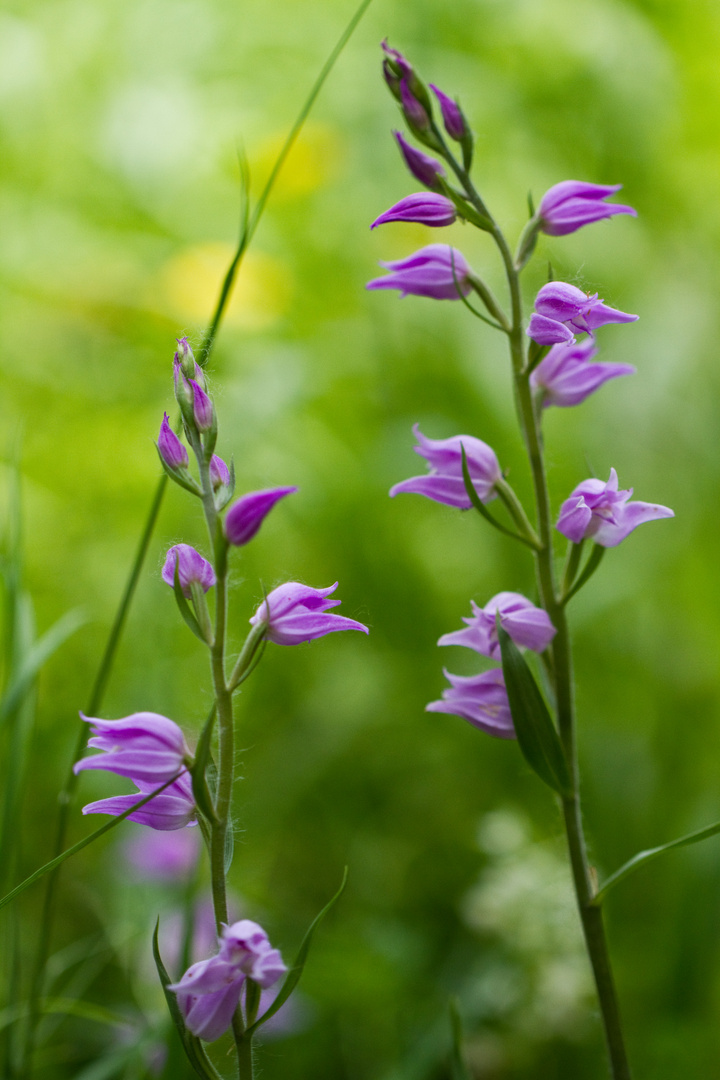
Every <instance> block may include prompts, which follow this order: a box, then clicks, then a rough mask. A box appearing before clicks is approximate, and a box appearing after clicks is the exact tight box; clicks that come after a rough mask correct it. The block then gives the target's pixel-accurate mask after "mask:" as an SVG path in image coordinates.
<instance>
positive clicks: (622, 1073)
mask: <svg viewBox="0 0 720 1080" xmlns="http://www.w3.org/2000/svg"><path fill="white" fill-rule="evenodd" d="M445 157H446V160H447V161H448V163H449V164H450V166H451V168H452V169H453V171H454V172H455V175H456V176H457V177H458V179H459V180H460V182H461V184H462V185H463V187H464V189H465V192H466V195H467V198H468V200H469V201H470V202H471V203H472V205H473V206H474V207H475V208H476V209H477V210H478V212H480V213H482V214H483V215H484V216H485V217H487V218H488V219H489V220H490V223H491V226H492V228H491V235H492V236H493V239H494V240H495V243H496V245H497V248H498V251H499V253H500V257H501V259H502V262H503V266H504V268H505V274H506V277H507V283H508V288H509V292H510V302H511V310H512V322H511V326H510V331H509V333H508V341H509V346H510V355H511V359H512V367H513V373H514V383H515V400H516V404H517V409H518V416H519V420H520V427H521V429H522V433H523V437H524V440H525V446H526V449H527V452H528V458H529V461H530V469H531V473H532V480H533V489H534V493H535V507H536V514H537V534H538V538H539V541H540V545H539V547H538V549H536V551H535V553H534V554H535V566H536V570H537V577H538V585H539V591H540V597H541V601H542V605H543V607H544V608H545V610H546V611H547V613H548V615H549V616H550V619H551V621H552V623H553V625H554V627H555V629H556V631H557V633H556V635H555V638H554V639H553V644H552V653H553V662H554V664H553V666H554V688H555V696H556V701H557V714H558V727H559V730H560V738H561V741H562V745H563V748H564V751H565V755H566V758H567V762H568V767H569V769H570V775H571V779H572V795H571V796H570V797H569V798H566V799H563V817H564V822H565V832H566V836H567V844H568V852H569V856H570V863H571V867H572V876H573V883H574V887H575V895H576V898H577V904H578V910H579V913H580V919H581V922H582V927H583V933H584V936H585V945H586V948H587V952H588V956H589V958H590V964H591V966H592V970H593V975H594V977H595V985H596V988H597V993H598V998H599V1000H600V1010H601V1013H602V1019H603V1026H604V1030H605V1040H606V1044H607V1049H608V1056H609V1058H610V1065H611V1069H612V1076H613V1080H630V1077H631V1074H630V1066H629V1063H628V1058H627V1052H626V1050H625V1042H624V1038H623V1032H622V1026H621V1021H620V1011H619V1007H618V1000H617V994H616V991H615V984H614V980H613V975H612V968H611V966H610V956H609V952H608V947H607V940H606V937H605V929H604V926H603V919H602V910H601V908H600V907H599V906H598V905H594V904H593V897H594V894H595V888H594V885H593V881H592V879H591V875H590V868H589V865H588V858H587V845H586V842H585V835H584V833H583V827H582V812H581V806H580V791H579V772H578V758H577V746H576V738H575V713H574V702H573V691H572V687H573V671H572V659H571V653H570V639H569V633H568V626H567V620H566V618H565V611H564V606H563V601H562V598H559V597H558V596H557V593H556V589H555V580H554V569H553V543H552V541H553V534H552V523H551V513H550V499H549V495H548V487H547V476H546V471H545V462H544V457H543V445H542V434H541V431H540V423H539V418H538V416H537V413H536V411H535V408H534V405H533V399H532V391H531V388H530V383H529V370H530V369H529V365H526V363H525V349H524V338H523V328H522V297H521V291H520V274H519V270H518V269H517V267H516V265H515V263H514V260H513V257H512V254H511V252H510V248H509V247H508V244H507V241H506V239H505V236H504V235H503V233H502V231H501V230H500V228H499V227H498V225H497V224H496V223H495V221H494V219H493V217H492V215H491V214H490V213H489V212H488V209H487V207H486V206H485V204H484V203H483V201H482V199H481V198H480V195H479V194H478V192H477V191H476V190H475V187H474V185H473V183H472V181H471V179H470V177H469V175H468V173H467V171H466V170H465V169H464V168H462V166H461V165H460V164H459V163H458V162H457V161H456V160H455V158H454V156H453V155H452V154H451V153H450V151H449V150H448V149H447V147H445Z"/></svg>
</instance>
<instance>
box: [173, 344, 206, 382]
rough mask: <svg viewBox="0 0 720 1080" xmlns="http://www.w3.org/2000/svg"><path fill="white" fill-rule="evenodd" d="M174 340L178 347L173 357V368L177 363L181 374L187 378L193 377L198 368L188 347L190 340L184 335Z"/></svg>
mask: <svg viewBox="0 0 720 1080" xmlns="http://www.w3.org/2000/svg"><path fill="white" fill-rule="evenodd" d="M176 340H177V343H178V347H177V352H176V353H175V356H174V357H173V368H175V366H176V365H179V366H180V368H181V369H182V372H183V374H184V375H185V376H186V377H187V378H188V379H194V378H195V374H196V372H197V371H199V370H200V369H199V368H198V366H197V364H196V363H195V357H194V356H193V351H192V349H191V348H190V342H189V341H188V339H187V338H186V337H181V338H177V339H176Z"/></svg>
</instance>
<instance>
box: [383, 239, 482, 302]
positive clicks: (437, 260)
mask: <svg viewBox="0 0 720 1080" xmlns="http://www.w3.org/2000/svg"><path fill="white" fill-rule="evenodd" d="M380 265H381V266H384V267H385V268H386V269H387V270H391V271H392V273H390V274H388V275H387V276H386V277H381V278H374V279H373V280H372V281H369V282H368V283H367V285H366V288H368V289H399V290H400V293H401V295H402V296H428V297H430V298H431V299H433V300H457V299H459V296H458V290H459V291H460V292H461V293H462V294H463V295H464V296H467V294H468V293H469V292H470V290H471V288H472V285H471V284H470V279H469V276H470V274H471V270H470V267H469V266H468V264H467V262H466V261H465V259H464V258H463V256H462V255H461V254H460V252H459V251H458V250H457V248H453V247H450V245H449V244H428V246H427V247H424V248H420V250H419V251H416V252H415V254H414V255H409V256H408V257H407V258H406V259H397V260H396V261H395V262H381V263H380ZM453 271H454V274H453Z"/></svg>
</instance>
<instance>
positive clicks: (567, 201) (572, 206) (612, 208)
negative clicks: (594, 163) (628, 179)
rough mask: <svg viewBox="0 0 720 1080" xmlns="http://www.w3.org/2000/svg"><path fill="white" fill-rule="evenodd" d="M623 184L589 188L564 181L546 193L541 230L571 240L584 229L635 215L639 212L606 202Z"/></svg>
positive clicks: (541, 209) (597, 185) (579, 183)
mask: <svg viewBox="0 0 720 1080" xmlns="http://www.w3.org/2000/svg"><path fill="white" fill-rule="evenodd" d="M621 187H622V184H586V183H583V182H582V181H581V180H563V181H562V183H560V184H555V186H554V187H551V188H550V189H549V191H546V192H545V194H544V195H543V197H542V199H541V200H540V206H539V207H538V218H539V220H540V229H541V231H542V232H544V233H547V235H548V236H567V234H568V233H573V232H575V231H576V230H577V229H581V228H582V227H583V225H591V224H592V223H593V222H594V221H601V220H603V219H604V218H609V217H613V216H614V215H615V214H632V216H633V217H637V210H633V208H632V206H622V205H621V204H620V203H607V202H605V199H607V198H608V196H609V195H614V194H615V192H616V191H619V190H620V188H621Z"/></svg>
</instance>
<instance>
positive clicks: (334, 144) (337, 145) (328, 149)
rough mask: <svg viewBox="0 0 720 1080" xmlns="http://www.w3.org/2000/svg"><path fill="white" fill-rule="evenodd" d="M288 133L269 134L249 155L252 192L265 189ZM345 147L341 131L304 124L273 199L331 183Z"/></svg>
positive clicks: (305, 191) (312, 189)
mask: <svg viewBox="0 0 720 1080" xmlns="http://www.w3.org/2000/svg"><path fill="white" fill-rule="evenodd" d="M286 136H287V133H286V132H284V131H279V132H276V133H275V134H273V135H268V136H267V138H265V139H263V140H262V141H261V142H260V143H258V145H257V146H256V147H255V148H254V150H253V152H252V153H251V154H250V177H251V182H252V189H253V191H254V192H255V193H256V194H257V193H258V192H260V191H261V190H262V188H263V187H264V185H265V183H266V181H267V179H268V177H269V176H270V170H271V169H272V167H273V165H274V164H275V161H276V160H277V156H278V154H279V153H280V150H281V149H282V145H283V143H284V142H285V139H286ZM343 158H344V145H343V140H342V137H341V135H340V132H339V131H338V130H337V129H336V128H334V127H331V126H330V125H329V124H317V123H315V124H313V123H310V124H306V126H305V127H304V128H303V130H302V132H301V133H300V136H299V137H298V140H297V142H296V143H295V145H294V146H293V148H292V150H291V151H290V154H289V155H288V158H287V161H286V162H285V164H284V165H283V167H282V169H281V171H280V175H279V176H278V179H277V181H276V183H275V187H274V188H273V200H278V199H279V200H283V199H294V198H297V197H298V196H302V195H307V194H309V193H310V192H312V191H315V190H316V189H317V188H319V187H322V186H323V185H324V184H327V183H329V182H330V181H331V180H334V179H335V177H336V176H338V174H339V172H340V167H341V164H342V161H343Z"/></svg>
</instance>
